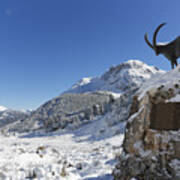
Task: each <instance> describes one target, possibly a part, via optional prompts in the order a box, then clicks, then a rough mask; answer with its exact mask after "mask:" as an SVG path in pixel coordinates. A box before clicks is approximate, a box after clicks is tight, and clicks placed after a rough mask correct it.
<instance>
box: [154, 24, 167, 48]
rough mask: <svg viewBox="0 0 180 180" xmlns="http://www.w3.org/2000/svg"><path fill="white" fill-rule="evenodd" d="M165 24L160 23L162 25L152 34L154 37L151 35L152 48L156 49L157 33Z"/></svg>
mask: <svg viewBox="0 0 180 180" xmlns="http://www.w3.org/2000/svg"><path fill="white" fill-rule="evenodd" d="M165 24H166V23H162V24H160V25H159V26H158V27H157V28H156V30H155V32H154V35H153V46H154V47H156V44H157V43H156V37H157V33H158V32H159V30H160V29H161V27H162V26H164V25H165Z"/></svg>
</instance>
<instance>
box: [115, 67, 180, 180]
mask: <svg viewBox="0 0 180 180" xmlns="http://www.w3.org/2000/svg"><path fill="white" fill-rule="evenodd" d="M179 107H180V66H178V67H177V68H176V69H175V70H173V71H170V72H168V73H166V74H165V75H163V76H161V77H159V78H154V79H151V81H149V82H146V83H145V84H144V85H143V87H142V88H141V89H140V90H139V91H138V93H137V94H136V95H135V96H134V99H133V103H132V106H131V110H130V117H129V119H128V122H127V126H126V132H125V139H124V142H123V151H122V154H121V155H120V157H119V163H118V164H117V166H116V168H115V170H114V172H113V174H114V178H115V180H130V179H131V178H136V179H138V180H144V179H145V180H146V179H153V180H161V179H162V180H170V179H173V180H179V179H180V123H179V122H180V108H179Z"/></svg>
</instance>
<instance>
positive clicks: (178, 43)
mask: <svg viewBox="0 0 180 180" xmlns="http://www.w3.org/2000/svg"><path fill="white" fill-rule="evenodd" d="M165 24H166V23H162V24H160V25H159V26H158V27H157V29H156V30H155V32H154V35H153V44H151V43H150V42H149V41H148V38H147V34H145V35H144V39H145V41H146V43H147V44H148V45H149V46H150V47H151V48H152V49H153V50H154V51H155V53H156V55H157V56H158V55H159V54H163V55H164V56H165V57H166V58H167V59H168V60H169V61H171V67H172V69H174V65H175V66H177V65H178V63H177V58H178V57H180V36H178V37H177V38H176V39H175V40H173V41H172V42H170V43H168V44H163V45H161V44H157V43H156V37H157V33H158V32H159V30H160V29H161V27H162V26H164V25H165Z"/></svg>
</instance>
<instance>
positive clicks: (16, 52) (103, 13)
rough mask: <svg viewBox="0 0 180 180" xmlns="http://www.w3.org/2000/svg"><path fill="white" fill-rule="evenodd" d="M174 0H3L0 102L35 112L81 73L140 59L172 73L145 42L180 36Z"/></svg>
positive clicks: (0, 14) (0, 13) (0, 12)
mask: <svg viewBox="0 0 180 180" xmlns="http://www.w3.org/2000/svg"><path fill="white" fill-rule="evenodd" d="M179 7H180V1H179V0H173V1H169V0H151V1H144V0H136V1H135V0H1V1H0V82H1V88H0V105H4V106H7V107H9V108H13V109H35V108H37V107H38V106H40V105H42V104H43V103H44V102H45V101H47V100H49V99H51V98H53V97H55V96H58V95H59V94H60V93H61V92H63V91H64V90H66V89H67V88H69V87H71V85H72V84H73V83H74V82H76V81H77V80H79V79H81V78H82V77H88V76H96V75H101V74H102V73H103V72H104V71H105V70H107V69H108V68H109V67H110V66H112V65H117V64H119V63H122V62H123V61H127V60H129V59H140V60H142V61H144V62H145V63H147V64H149V65H154V66H156V67H158V68H161V69H165V70H169V69H170V63H169V62H168V61H167V60H166V59H165V58H164V57H163V56H155V54H154V52H153V51H152V50H151V49H150V48H149V47H148V46H147V45H146V44H145V42H144V34H145V32H147V33H148V35H149V38H150V39H151V38H152V33H153V31H154V29H155V28H156V27H157V25H159V24H160V23H162V22H167V25H166V26H165V27H163V28H162V29H161V32H160V33H159V36H158V40H159V41H170V40H173V39H174V38H175V37H176V36H178V35H180V23H179V22H180V20H179V17H180V11H179Z"/></svg>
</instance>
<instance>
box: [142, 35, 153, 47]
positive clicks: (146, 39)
mask: <svg viewBox="0 0 180 180" xmlns="http://www.w3.org/2000/svg"><path fill="white" fill-rule="evenodd" d="M144 39H145V41H146V43H147V44H148V45H149V46H150V47H151V48H152V49H154V47H153V45H152V44H151V43H150V42H149V41H148V38H147V34H145V35H144Z"/></svg>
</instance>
